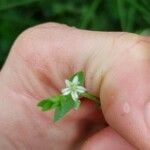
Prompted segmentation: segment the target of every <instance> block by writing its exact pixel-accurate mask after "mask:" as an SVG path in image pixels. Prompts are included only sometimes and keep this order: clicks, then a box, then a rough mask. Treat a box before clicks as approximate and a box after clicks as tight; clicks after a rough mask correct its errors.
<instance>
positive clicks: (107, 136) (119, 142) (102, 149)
mask: <svg viewBox="0 0 150 150" xmlns="http://www.w3.org/2000/svg"><path fill="white" fill-rule="evenodd" d="M82 150H136V149H135V148H134V147H132V146H131V145H130V144H129V143H127V142H126V141H125V140H124V139H123V138H122V137H121V136H120V135H119V134H117V133H116V132H115V131H114V130H113V129H111V128H110V127H107V128H105V129H103V130H102V131H99V132H98V133H96V134H95V135H94V136H93V137H91V138H89V139H88V140H87V141H86V142H85V143H84V145H83V147H82Z"/></svg>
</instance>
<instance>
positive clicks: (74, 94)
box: [71, 92, 79, 101]
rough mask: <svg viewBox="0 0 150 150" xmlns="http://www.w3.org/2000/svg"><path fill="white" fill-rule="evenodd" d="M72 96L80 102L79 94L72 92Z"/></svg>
mask: <svg viewBox="0 0 150 150" xmlns="http://www.w3.org/2000/svg"><path fill="white" fill-rule="evenodd" d="M71 96H72V99H73V100H74V101H76V100H78V97H79V96H78V94H77V92H71Z"/></svg>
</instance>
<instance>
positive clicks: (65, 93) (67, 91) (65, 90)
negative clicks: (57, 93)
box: [61, 88, 71, 95]
mask: <svg viewBox="0 0 150 150" xmlns="http://www.w3.org/2000/svg"><path fill="white" fill-rule="evenodd" d="M61 92H62V94H63V95H68V94H70V93H71V91H70V89H69V88H65V89H62V91H61Z"/></svg>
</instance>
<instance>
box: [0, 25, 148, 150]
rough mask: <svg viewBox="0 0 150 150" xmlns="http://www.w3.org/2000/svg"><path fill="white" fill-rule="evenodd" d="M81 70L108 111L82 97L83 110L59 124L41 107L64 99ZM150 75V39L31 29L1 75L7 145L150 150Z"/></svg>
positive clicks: (0, 138)
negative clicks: (49, 98)
mask: <svg viewBox="0 0 150 150" xmlns="http://www.w3.org/2000/svg"><path fill="white" fill-rule="evenodd" d="M80 70H83V71H84V73H85V78H86V80H85V87H86V88H87V89H88V91H89V92H90V93H93V94H94V95H96V96H99V97H100V99H101V109H102V110H101V109H100V108H99V109H98V108H97V107H96V106H95V104H94V103H93V102H91V101H88V100H84V99H82V100H81V101H82V104H81V107H80V109H79V110H78V111H74V110H72V111H71V112H69V113H68V114H67V115H66V116H65V118H63V119H62V120H61V121H59V122H57V123H53V122H52V117H53V112H46V113H44V112H42V111H40V109H39V108H37V106H36V104H37V103H38V101H39V100H40V99H42V98H45V97H47V96H49V95H56V94H59V93H60V91H61V89H62V88H64V86H65V84H64V81H65V79H67V78H68V77H69V76H70V75H72V74H73V73H75V72H77V71H80ZM149 75H150V38H149V37H143V36H139V35H136V34H129V33H122V32H118V33H116V32H94V31H86V30H79V29H76V28H71V27H68V26H66V25H60V24H56V23H47V24H42V25H39V26H36V27H33V28H30V29H28V30H26V31H25V32H23V33H22V34H21V35H20V36H19V37H18V38H17V40H16V41H15V42H14V44H13V46H12V48H11V52H10V54H9V56H8V59H7V61H6V63H5V65H4V67H3V69H2V70H1V73H0V147H1V149H3V150H20V149H21V150H31V149H32V150H49V149H52V150H76V149H77V150H80V149H81V150H106V149H107V150H136V149H139V150H150V142H149V139H150V120H149V119H148V116H149V115H148V114H146V112H147V111H146V108H148V109H150V107H148V106H149V102H150V92H149V91H150V84H149V83H150V76H149ZM104 118H105V119H104ZM149 118H150V117H149ZM105 120H106V121H105Z"/></svg>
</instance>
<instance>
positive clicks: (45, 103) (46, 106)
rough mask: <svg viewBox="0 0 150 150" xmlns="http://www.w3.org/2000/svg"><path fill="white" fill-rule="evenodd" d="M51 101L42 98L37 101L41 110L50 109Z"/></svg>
mask: <svg viewBox="0 0 150 150" xmlns="http://www.w3.org/2000/svg"><path fill="white" fill-rule="evenodd" d="M52 105H53V102H52V101H50V100H48V99H47V100H42V101H40V102H39V103H38V106H39V107H41V109H42V111H47V110H49V109H51V107H52Z"/></svg>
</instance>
